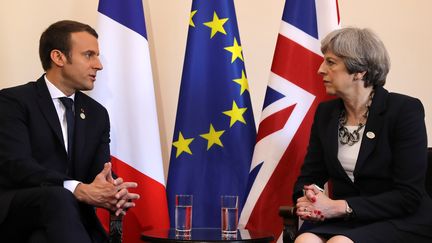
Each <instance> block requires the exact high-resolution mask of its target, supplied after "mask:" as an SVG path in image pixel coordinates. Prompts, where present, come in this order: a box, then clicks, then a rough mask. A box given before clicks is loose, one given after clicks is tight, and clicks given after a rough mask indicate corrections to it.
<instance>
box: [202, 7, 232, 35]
mask: <svg viewBox="0 0 432 243" xmlns="http://www.w3.org/2000/svg"><path fill="white" fill-rule="evenodd" d="M227 21H228V18H223V19H220V18H219V17H218V16H217V14H216V11H214V13H213V20H212V21H209V22H205V23H204V25H205V26H207V27H209V28H211V34H210V39H211V38H213V36H214V35H216V33H217V32H221V33H222V34H224V35H226V31H225V29H224V27H223V25H224V24H225V23H226V22H227Z"/></svg>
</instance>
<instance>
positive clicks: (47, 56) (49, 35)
mask: <svg viewBox="0 0 432 243" xmlns="http://www.w3.org/2000/svg"><path fill="white" fill-rule="evenodd" d="M83 31H85V32H87V33H89V34H91V35H93V36H94V37H96V38H98V34H97V32H96V30H94V29H93V28H92V27H91V26H90V25H87V24H83V23H80V22H77V21H73V20H61V21H58V22H56V23H54V24H52V25H50V26H49V27H48V28H47V29H46V30H45V31H44V32H43V33H42V35H41V37H40V40H39V57H40V59H41V62H42V67H43V69H44V70H45V71H46V70H48V69H50V68H51V51H52V50H55V49H57V50H59V51H61V52H62V53H63V54H65V56H66V58H67V60H68V61H70V51H71V41H70V40H71V33H75V32H83Z"/></svg>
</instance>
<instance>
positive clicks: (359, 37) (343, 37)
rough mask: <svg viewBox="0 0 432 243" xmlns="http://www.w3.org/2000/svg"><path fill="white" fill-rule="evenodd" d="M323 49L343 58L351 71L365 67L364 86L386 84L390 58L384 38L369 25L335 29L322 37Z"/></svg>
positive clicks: (362, 70)
mask: <svg viewBox="0 0 432 243" xmlns="http://www.w3.org/2000/svg"><path fill="white" fill-rule="evenodd" d="M321 51H322V53H326V52H328V51H331V52H333V53H334V54H335V55H336V56H338V57H340V58H342V60H343V62H344V64H345V66H346V68H347V70H348V73H350V74H353V73H360V72H364V71H366V74H365V75H364V76H363V80H364V82H365V83H364V85H365V87H368V86H374V87H375V86H384V84H385V81H386V77H387V74H388V72H389V70H390V58H389V56H388V53H387V50H386V48H385V46H384V44H383V42H382V41H381V40H380V39H379V38H378V36H377V35H376V34H375V33H373V32H372V31H371V30H369V29H360V28H354V27H348V28H342V29H337V30H334V31H332V32H331V33H330V34H328V35H327V36H326V37H325V38H324V39H323V40H322V41H321Z"/></svg>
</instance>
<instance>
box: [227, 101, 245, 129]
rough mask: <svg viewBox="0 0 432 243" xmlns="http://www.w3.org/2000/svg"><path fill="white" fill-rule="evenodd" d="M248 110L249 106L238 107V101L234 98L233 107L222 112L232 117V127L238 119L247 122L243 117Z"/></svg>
mask: <svg viewBox="0 0 432 243" xmlns="http://www.w3.org/2000/svg"><path fill="white" fill-rule="evenodd" d="M246 110H247V108H238V106H237V104H236V102H235V101H234V100H233V104H232V109H231V110H228V111H224V112H222V113H224V114H225V115H227V116H229V117H231V120H230V127H232V126H233V125H234V123H236V122H237V121H239V122H242V123H244V124H246V121H245V119H244V117H243V113H245V112H246Z"/></svg>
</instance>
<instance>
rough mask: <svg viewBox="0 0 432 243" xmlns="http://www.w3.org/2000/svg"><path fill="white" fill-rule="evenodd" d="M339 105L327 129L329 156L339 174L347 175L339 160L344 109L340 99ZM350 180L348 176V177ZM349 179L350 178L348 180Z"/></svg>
mask: <svg viewBox="0 0 432 243" xmlns="http://www.w3.org/2000/svg"><path fill="white" fill-rule="evenodd" d="M339 101H340V102H339V103H338V104H337V107H336V109H333V110H332V112H331V116H330V122H329V124H328V127H327V134H326V135H327V138H328V141H329V142H328V143H327V145H328V146H329V151H330V153H329V155H330V156H332V157H331V161H335V162H336V163H334V164H333V166H334V167H335V169H337V170H338V171H339V173H341V174H344V175H346V173H345V171H344V168H343V167H342V164H341V163H340V162H339V159H338V150H339V149H338V148H339V130H338V128H339V116H340V112H341V110H342V108H343V103H342V100H340V99H339ZM346 176H347V178H348V175H346ZM348 179H349V178H348Z"/></svg>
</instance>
